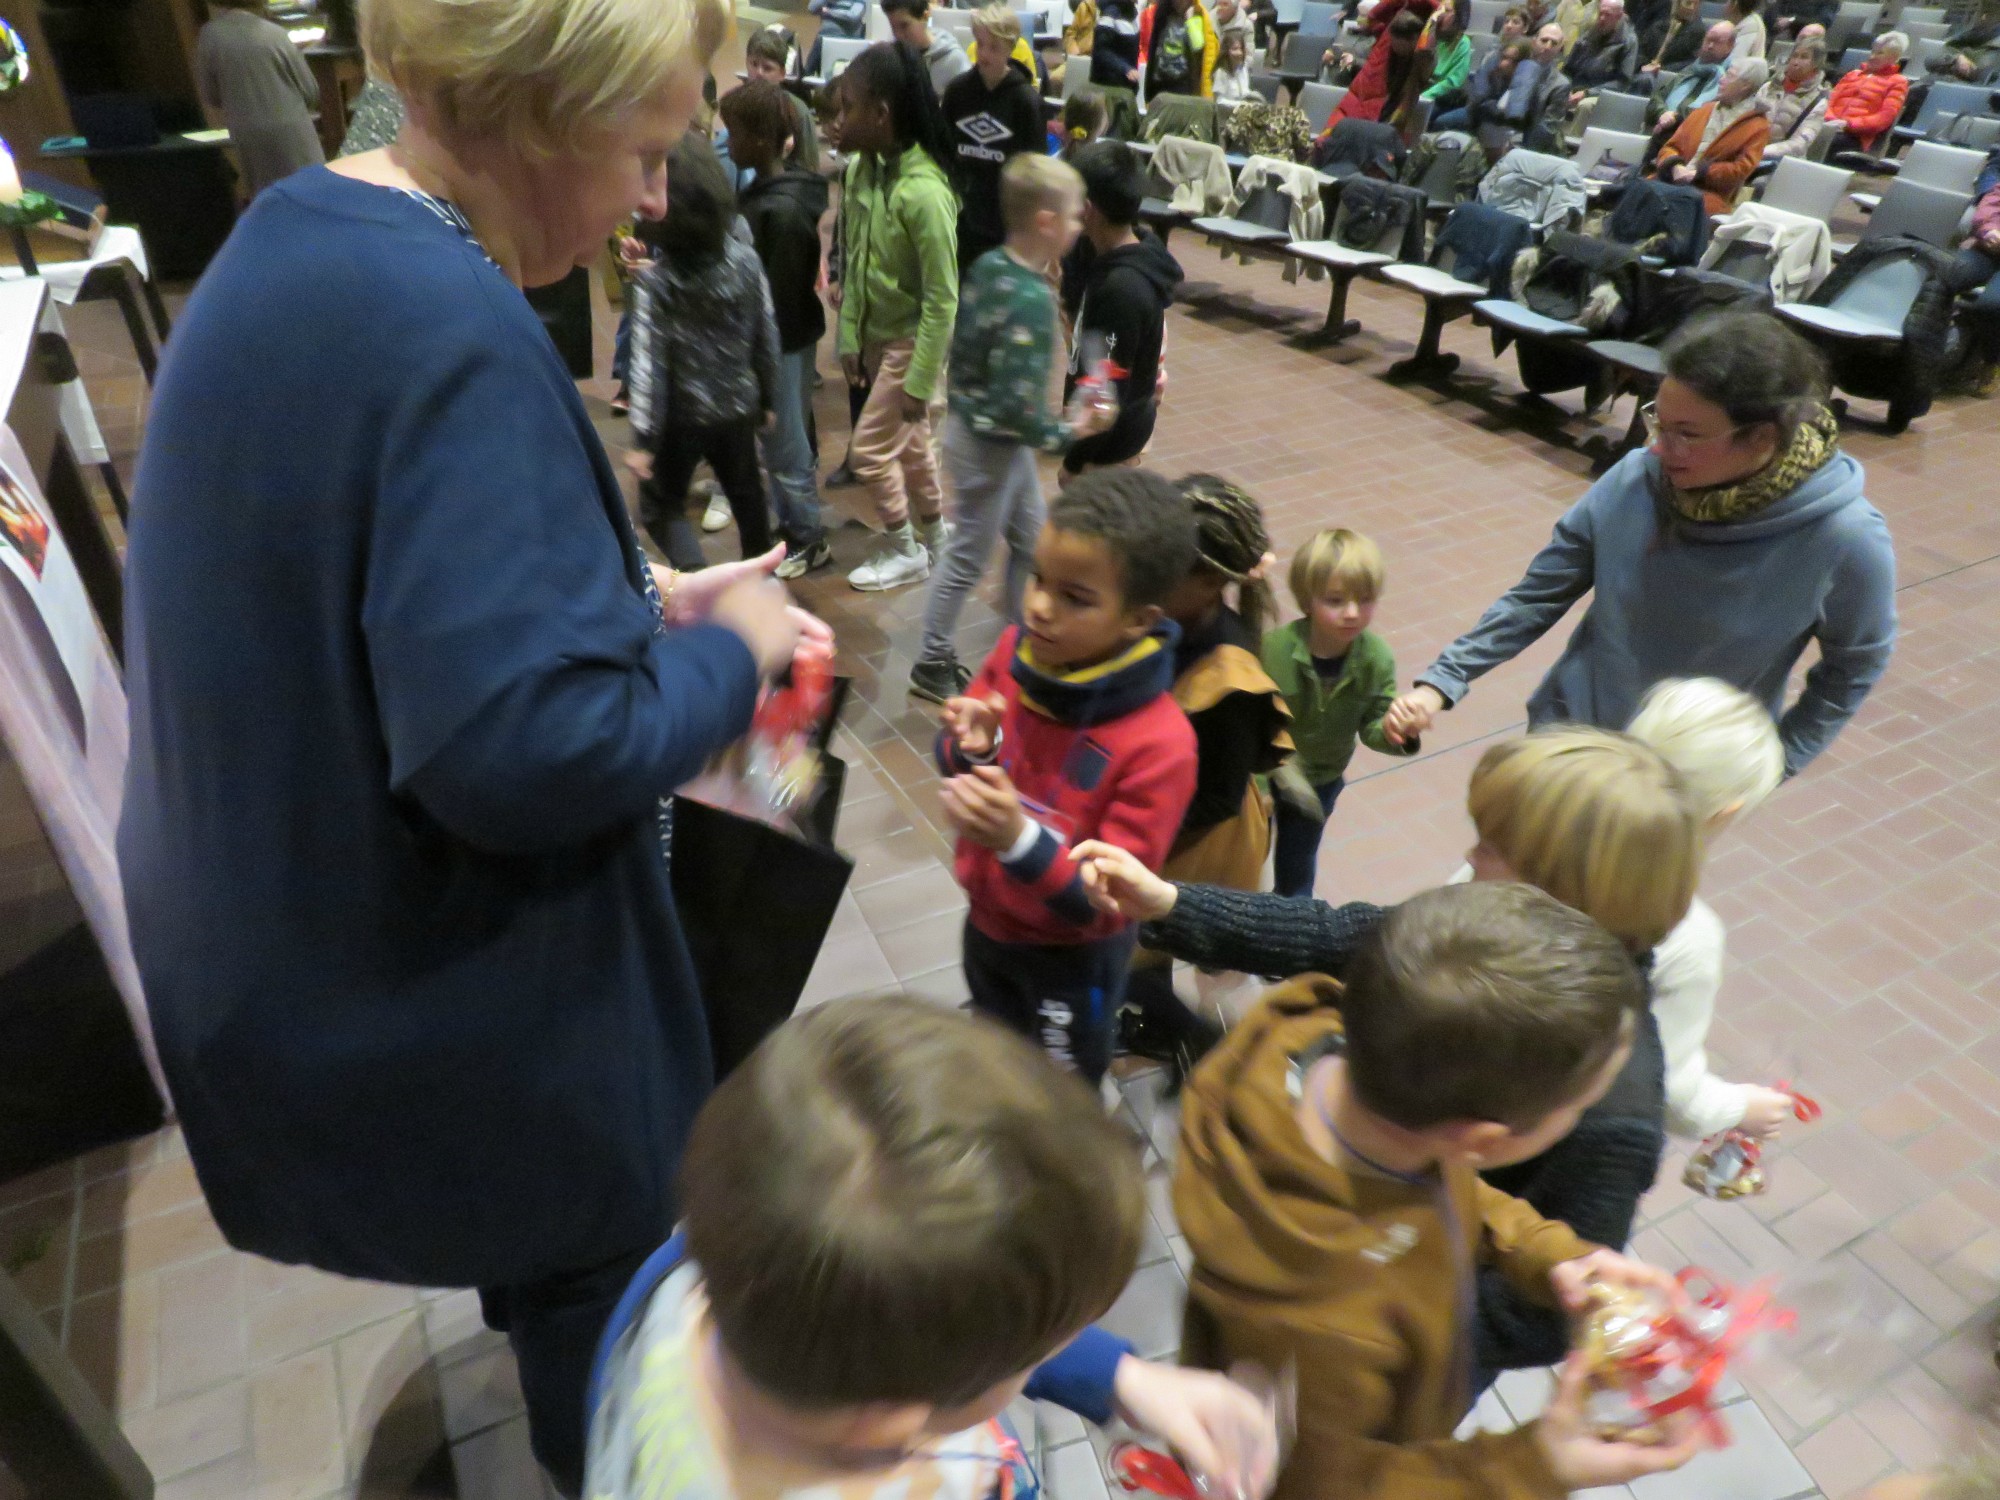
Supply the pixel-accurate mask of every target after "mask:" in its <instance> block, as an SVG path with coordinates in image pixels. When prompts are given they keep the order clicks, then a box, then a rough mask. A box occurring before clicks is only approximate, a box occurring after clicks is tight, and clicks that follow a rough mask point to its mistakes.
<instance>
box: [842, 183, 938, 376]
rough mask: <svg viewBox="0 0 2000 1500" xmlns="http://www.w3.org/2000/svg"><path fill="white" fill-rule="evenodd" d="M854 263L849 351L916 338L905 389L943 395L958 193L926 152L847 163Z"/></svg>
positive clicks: (848, 303)
mask: <svg viewBox="0 0 2000 1500" xmlns="http://www.w3.org/2000/svg"><path fill="white" fill-rule="evenodd" d="M840 232H841V243H842V245H843V246H844V247H845V255H846V264H845V271H844V277H845V279H844V280H843V281H842V283H841V296H840V341H839V352H840V353H841V354H860V353H861V352H862V351H863V350H864V349H874V348H879V347H880V346H881V345H883V344H888V343H893V342H894V341H896V340H898V339H915V340H916V350H915V352H914V353H913V354H912V355H911V356H910V373H909V375H908V376H907V377H906V378H905V379H904V381H903V389H904V390H906V391H907V392H909V394H910V395H912V396H914V397H916V398H917V399H918V400H919V401H928V400H930V399H931V397H932V396H933V395H934V394H935V393H936V391H937V387H938V380H939V378H940V377H941V376H942V375H943V374H944V360H945V354H946V351H947V350H948V349H949V348H950V346H951V325H952V320H953V319H954V318H955V317H957V315H958V195H957V194H956V193H954V192H953V191H952V189H951V182H950V180H949V179H948V178H946V176H945V175H944V170H943V169H942V168H941V167H939V166H938V164H937V163H936V162H934V161H932V160H931V159H930V157H929V156H928V155H927V154H926V153H925V152H924V149H923V148H922V147H921V146H911V147H909V148H907V149H906V150H905V151H904V152H903V154H902V155H901V156H900V157H898V158H896V159H895V160H894V161H886V160H883V159H880V158H878V157H875V156H869V155H862V156H857V157H855V158H854V160H853V161H851V162H849V163H848V164H847V177H846V179H845V183H844V185H843V187H842V189H841V199H840Z"/></svg>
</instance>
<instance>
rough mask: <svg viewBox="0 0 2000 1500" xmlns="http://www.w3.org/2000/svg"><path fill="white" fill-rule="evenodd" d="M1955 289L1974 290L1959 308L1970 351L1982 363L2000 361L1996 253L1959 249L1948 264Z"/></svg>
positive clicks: (1999, 260) (1999, 289) (1999, 288)
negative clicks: (1969, 300)
mask: <svg viewBox="0 0 2000 1500" xmlns="http://www.w3.org/2000/svg"><path fill="white" fill-rule="evenodd" d="M1951 287H1952V290H1953V291H1955V292H1960V293H1964V292H1975V291H1976V292H1978V293H1979V295H1978V296H1976V297H1975V298H1973V300H1972V301H1971V302H1970V303H1969V304H1966V305H1965V306H1964V307H1963V309H1962V316H1963V317H1964V318H1965V328H1966V332H1968V333H1970V334H1971V335H1972V346H1973V351H1974V352H1975V353H1976V354H1977V355H1978V356H1979V358H1980V360H1981V361H1982V362H1983V363H1985V364H1989V365H1991V364H2000V254H1995V253H1994V252H1993V251H1991V250H1961V251H1959V252H1958V259H1957V260H1955V261H1953V262H1952V263H1951Z"/></svg>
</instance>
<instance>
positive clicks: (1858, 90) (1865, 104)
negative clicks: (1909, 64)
mask: <svg viewBox="0 0 2000 1500" xmlns="http://www.w3.org/2000/svg"><path fill="white" fill-rule="evenodd" d="M1909 50H1910V39H1909V38H1908V37H1907V36H1905V35H1903V33H1902V32H1900V31H1885V32H1883V33H1882V34H1881V35H1880V36H1878V37H1876V38H1875V46H1874V48H1873V49H1872V50H1871V51H1870V52H1869V54H1868V60H1867V61H1866V62H1864V63H1862V65H1861V66H1860V67H1858V68H1855V69H1853V70H1852V71H1851V72H1849V73H1848V75H1847V76H1846V77H1845V78H1843V79H1841V80H1840V82H1839V83H1837V84H1835V85H1834V86H1833V97H1832V98H1831V99H1829V100H1827V101H1826V124H1827V128H1828V129H1829V130H1835V131H1838V132H1839V134H1838V135H1836V136H1835V137H1834V140H1833V146H1832V148H1831V150H1829V151H1828V153H1827V154H1828V155H1829V156H1831V155H1833V154H1835V153H1837V152H1841V151H1872V150H1874V149H1875V143H1876V142H1877V141H1879V140H1881V139H1882V137H1884V136H1885V135H1887V134H1888V133H1889V127H1890V126H1892V125H1894V124H1895V123H1896V121H1897V119H1898V118H1899V117H1900V116H1901V115H1902V113H1903V101H1904V100H1905V99H1906V98H1908V97H1909V93H1910V80H1909V79H1907V78H1905V77H1904V76H1903V72H1902V68H1903V54H1904V53H1905V52H1908V51H1909Z"/></svg>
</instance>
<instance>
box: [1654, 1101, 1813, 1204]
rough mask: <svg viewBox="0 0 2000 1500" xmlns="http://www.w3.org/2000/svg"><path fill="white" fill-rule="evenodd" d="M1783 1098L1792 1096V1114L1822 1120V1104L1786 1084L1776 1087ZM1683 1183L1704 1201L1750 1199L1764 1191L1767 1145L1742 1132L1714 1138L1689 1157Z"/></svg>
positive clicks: (1807, 1120)
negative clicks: (1785, 1095)
mask: <svg viewBox="0 0 2000 1500" xmlns="http://www.w3.org/2000/svg"><path fill="white" fill-rule="evenodd" d="M1772 1087H1773V1088H1775V1089H1777V1090H1778V1092H1779V1093H1781V1094H1790V1095H1791V1098H1792V1114H1793V1116H1794V1117H1795V1118H1797V1119H1798V1120H1800V1121H1802V1122H1806V1123H1810V1122H1811V1121H1813V1120H1817V1119H1818V1118H1819V1116H1820V1107H1819V1104H1818V1103H1817V1102H1816V1101H1815V1100H1812V1099H1809V1098H1807V1097H1806V1096H1805V1095H1804V1094H1801V1093H1799V1092H1797V1091H1796V1090H1795V1089H1792V1088H1791V1087H1789V1086H1788V1085H1786V1084H1782V1083H1779V1084H1773V1085H1772ZM1681 1181H1682V1182H1684V1183H1686V1184H1687V1185H1688V1186H1689V1187H1691V1188H1693V1189H1694V1190H1695V1191H1696V1192H1697V1193H1700V1194H1701V1195H1702V1196H1703V1197H1705V1198H1716V1199H1721V1200H1723V1201H1725V1202H1726V1201H1727V1200H1729V1199H1731V1198H1749V1197H1754V1196H1755V1195H1756V1194H1758V1193H1761V1192H1763V1191H1764V1189H1765V1187H1766V1186H1767V1184H1766V1182H1765V1180H1764V1145H1763V1142H1761V1141H1759V1140H1756V1139H1755V1138H1754V1137H1751V1136H1748V1135H1745V1134H1744V1133H1743V1132H1742V1131H1740V1130H1725V1131H1722V1132H1721V1133H1720V1134H1717V1135H1712V1136H1710V1137H1708V1139H1707V1140H1705V1141H1703V1142H1702V1143H1701V1144H1700V1145H1699V1146H1697V1147H1696V1148H1695V1149H1694V1153H1693V1154H1692V1155H1691V1156H1689V1157H1688V1164H1687V1170H1686V1171H1685V1172H1683V1173H1681Z"/></svg>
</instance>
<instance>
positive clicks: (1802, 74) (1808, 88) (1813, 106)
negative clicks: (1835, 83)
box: [1758, 36, 1833, 161]
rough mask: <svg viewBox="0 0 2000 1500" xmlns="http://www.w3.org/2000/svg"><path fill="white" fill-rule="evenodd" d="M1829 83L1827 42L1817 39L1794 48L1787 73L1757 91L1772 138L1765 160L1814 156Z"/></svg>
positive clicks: (1807, 39)
mask: <svg viewBox="0 0 2000 1500" xmlns="http://www.w3.org/2000/svg"><path fill="white" fill-rule="evenodd" d="M1832 92H1833V91H1832V90H1831V89H1830V88H1828V87H1827V82H1826V42H1825V40H1824V39H1823V38H1820V37H1816V36H1809V37H1804V38H1802V39H1801V40H1799V41H1797V42H1794V43H1793V44H1792V50H1791V54H1790V55H1789V56H1788V57H1786V59H1785V70H1784V72H1782V73H1780V74H1779V75H1778V76H1777V77H1776V78H1773V79H1771V80H1770V82H1768V83H1766V84H1765V85H1764V87H1763V88H1762V89H1760V90H1759V91H1758V98H1760V99H1762V100H1763V101H1764V117H1765V118H1766V119H1767V120H1769V121H1770V122H1771V138H1770V140H1768V141H1766V142H1765V143H1764V160H1766V161H1771V160H1773V159H1774V158H1778V157H1785V156H1798V157H1805V156H1808V155H1810V154H1811V152H1812V148H1813V144H1814V143H1815V142H1816V141H1818V139H1819V134H1820V131H1821V130H1823V129H1825V128H1826V106H1827V101H1828V99H1830V98H1831V97H1832Z"/></svg>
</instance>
